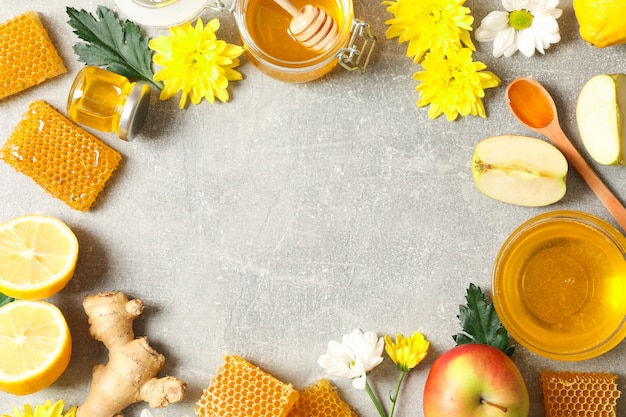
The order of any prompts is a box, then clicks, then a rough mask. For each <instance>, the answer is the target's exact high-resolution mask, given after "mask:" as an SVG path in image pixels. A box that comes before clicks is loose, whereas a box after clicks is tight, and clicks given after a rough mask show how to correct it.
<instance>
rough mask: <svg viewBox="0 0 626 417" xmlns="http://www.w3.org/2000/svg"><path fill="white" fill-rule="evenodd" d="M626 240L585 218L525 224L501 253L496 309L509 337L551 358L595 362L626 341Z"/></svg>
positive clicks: (555, 217)
mask: <svg viewBox="0 0 626 417" xmlns="http://www.w3.org/2000/svg"><path fill="white" fill-rule="evenodd" d="M625 248H626V239H625V238H624V236H623V235H622V234H621V233H620V232H618V231H617V230H616V229H615V228H614V227H613V226H611V225H610V224H609V223H607V222H605V221H604V220H602V219H599V218H597V217H595V216H592V215H590V214H587V213H582V212H578V211H569V210H563V211H554V212H549V213H545V214H542V215H539V216H537V217H535V218H533V219H531V220H529V221H528V222H526V223H524V224H522V225H521V226H520V227H519V228H518V229H517V230H515V232H513V234H512V235H511V236H510V237H509V238H508V239H507V240H506V242H505V243H504V245H503V246H502V249H501V250H500V253H499V254H498V257H497V260H496V264H495V268H494V276H493V292H494V297H493V301H494V306H495V308H496V311H497V313H498V315H499V317H500V319H501V321H502V323H503V325H504V327H505V328H506V329H507V330H508V331H509V332H510V333H511V335H512V336H513V337H514V338H515V339H516V340H517V341H518V342H519V343H520V344H521V345H523V346H525V347H526V348H528V349H529V350H531V351H533V352H535V353H537V354H539V355H542V356H544V357H548V358H551V359H557V360H564V361H574V360H584V359H590V358H593V357H596V356H598V355H600V354H602V353H605V352H607V351H608V350H610V349H612V348H613V347H615V346H616V345H617V344H619V343H620V342H621V340H622V339H623V338H624V336H626V319H625V317H626V260H625V258H624V256H625Z"/></svg>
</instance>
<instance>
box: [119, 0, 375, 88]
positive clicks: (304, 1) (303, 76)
mask: <svg viewBox="0 0 626 417" xmlns="http://www.w3.org/2000/svg"><path fill="white" fill-rule="evenodd" d="M115 1H116V3H117V5H118V6H119V7H120V9H122V11H124V13H126V14H127V15H128V16H129V17H130V18H131V19H132V20H134V21H135V22H137V23H139V24H145V25H148V26H153V27H168V26H175V25H178V24H181V23H184V22H185V21H189V20H191V19H193V18H195V17H197V16H198V15H200V13H201V12H202V8H203V6H202V2H204V8H210V9H212V10H217V11H220V12H230V13H232V14H234V16H235V20H236V23H237V27H238V29H239V34H240V37H241V40H242V42H243V46H244V50H245V52H246V55H247V56H248V58H249V59H250V61H251V62H252V63H253V64H254V65H255V66H256V67H257V68H259V69H260V70H261V71H262V72H263V73H265V74H267V75H269V76H271V77H273V78H276V79H279V80H281V81H287V82H296V83H302V82H308V81H312V80H315V79H318V78H320V77H322V76H324V75H325V74H327V73H328V72H330V71H331V70H332V69H333V68H335V67H336V66H337V65H338V64H339V65H340V66H341V67H343V68H344V69H347V70H349V71H355V70H359V71H360V72H365V68H366V67H367V65H368V63H369V59H370V56H371V53H372V50H373V49H374V46H375V44H376V37H375V36H373V35H372V33H371V32H370V29H369V25H368V24H367V23H366V22H364V21H362V20H358V19H355V18H354V11H353V7H352V0H290V3H291V4H292V5H293V6H294V7H295V8H297V9H302V8H303V7H304V6H306V5H312V6H315V7H317V8H319V9H320V10H322V11H323V12H325V13H326V14H327V15H328V16H329V17H330V18H332V20H333V21H334V22H335V24H336V26H337V32H338V33H337V36H336V37H335V38H334V40H333V42H332V43H331V44H330V45H329V46H328V47H327V48H325V49H324V50H323V51H315V50H311V49H310V48H307V47H305V46H303V44H302V43H301V42H299V41H298V40H296V38H295V37H294V35H293V34H292V33H291V32H290V30H289V29H290V22H291V19H292V16H291V15H290V14H289V13H287V12H286V11H285V10H284V9H283V8H282V7H281V6H280V5H279V4H278V3H277V2H276V1H275V0H233V3H232V4H231V5H230V6H226V5H225V4H224V3H223V2H222V1H221V0H115ZM185 10H186V11H187V13H186V15H187V17H186V18H183V17H182V16H184V15H185V13H184V12H185Z"/></svg>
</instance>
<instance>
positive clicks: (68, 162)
mask: <svg viewBox="0 0 626 417" xmlns="http://www.w3.org/2000/svg"><path fill="white" fill-rule="evenodd" d="M0 159H3V160H4V161H5V162H6V163H7V164H9V165H10V166H12V167H13V168H14V169H15V170H16V171H18V172H21V173H22V174H25V175H27V176H29V177H30V178H31V179H33V180H34V181H35V182H36V183H37V184H39V185H40V186H41V187H42V188H43V189H44V190H45V191H46V192H48V193H49V194H50V195H52V196H54V197H56V198H58V199H60V200H62V201H64V202H65V203H66V204H67V205H68V206H70V207H71V208H73V209H75V210H80V211H87V210H88V209H89V208H90V207H91V205H92V204H93V203H94V201H95V200H96V197H97V196H98V194H99V193H100V192H101V191H102V190H103V189H104V186H105V185H106V182H107V181H108V180H109V177H110V176H111V174H112V173H113V171H115V170H116V169H117V167H118V165H119V163H120V160H121V159H122V156H121V155H120V154H119V153H118V152H117V151H115V150H114V149H112V148H110V147H109V146H108V145H106V144H105V143H104V142H102V141H100V140H99V139H98V138H96V137H95V136H93V135H91V134H90V133H88V132H87V131H85V130H83V129H82V128H80V127H78V126H76V125H75V124H73V123H72V122H71V121H70V120H69V119H67V118H66V117H65V116H63V115H62V114H60V113H59V112H57V111H56V110H55V109H54V108H53V107H52V106H50V105H49V104H47V103H46V102H44V101H41V100H38V101H34V102H33V103H31V105H30V106H29V108H28V111H27V112H26V113H25V114H24V116H23V117H22V120H21V121H20V122H19V123H18V124H17V126H16V127H15V129H14V131H13V133H12V134H11V136H10V137H9V139H8V140H7V141H6V142H5V144H4V146H3V147H2V148H0Z"/></svg>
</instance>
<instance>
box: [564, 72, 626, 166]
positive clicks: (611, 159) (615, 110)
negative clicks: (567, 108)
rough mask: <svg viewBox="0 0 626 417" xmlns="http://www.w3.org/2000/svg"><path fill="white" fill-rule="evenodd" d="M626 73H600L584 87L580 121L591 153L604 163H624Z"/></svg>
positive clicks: (579, 129)
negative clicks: (623, 124)
mask: <svg viewBox="0 0 626 417" xmlns="http://www.w3.org/2000/svg"><path fill="white" fill-rule="evenodd" d="M624 120H626V75H624V74H600V75H596V76H594V77H592V78H591V79H590V80H589V81H587V83H586V84H585V85H584V86H583V88H582V89H581V90H580V94H579V95H578V101H577V104H576V122H577V123H578V131H579V133H580V137H581V139H582V141H583V145H585V148H586V149H587V152H589V155H590V156H591V157H592V158H593V159H594V160H595V161H596V162H598V163H600V164H603V165H624V164H625V162H624V155H623V149H624V144H625V143H626V129H623V128H622V123H623V121H624Z"/></svg>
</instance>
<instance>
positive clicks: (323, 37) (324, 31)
mask: <svg viewBox="0 0 626 417" xmlns="http://www.w3.org/2000/svg"><path fill="white" fill-rule="evenodd" d="M274 1H275V2H276V3H278V5H279V6H280V7H282V8H283V9H285V11H287V12H288V13H289V14H290V15H291V16H292V19H291V22H290V24H289V31H290V32H291V34H292V35H293V36H294V38H296V40H297V41H298V42H300V43H301V44H302V45H303V46H305V47H306V48H309V49H311V50H312V51H315V52H323V51H325V50H326V49H329V48H330V47H331V46H332V45H334V44H335V41H336V39H337V37H338V36H339V30H338V29H337V23H336V22H335V20H334V19H333V18H332V17H331V16H330V15H329V14H328V13H326V12H325V11H324V10H322V9H320V8H319V7H316V6H313V5H311V4H307V5H306V6H304V7H303V8H302V9H298V8H297V7H296V6H294V5H293V4H291V3H290V2H289V0H274Z"/></svg>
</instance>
